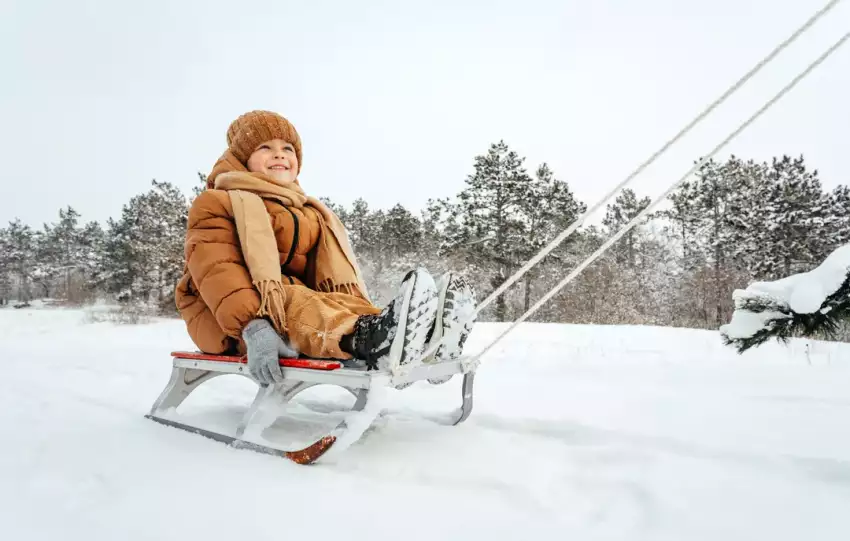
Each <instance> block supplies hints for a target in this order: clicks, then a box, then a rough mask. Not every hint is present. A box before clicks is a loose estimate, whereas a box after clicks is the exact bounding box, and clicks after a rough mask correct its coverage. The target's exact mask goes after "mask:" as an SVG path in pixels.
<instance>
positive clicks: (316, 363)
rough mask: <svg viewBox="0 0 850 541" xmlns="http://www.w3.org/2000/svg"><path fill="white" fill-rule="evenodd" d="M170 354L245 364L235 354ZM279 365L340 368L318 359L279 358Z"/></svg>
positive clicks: (193, 352)
mask: <svg viewBox="0 0 850 541" xmlns="http://www.w3.org/2000/svg"><path fill="white" fill-rule="evenodd" d="M171 356H172V357H174V358H176V359H189V360H192V361H213V362H219V363H241V364H245V363H246V362H247V359H246V358H245V357H239V356H237V355H210V354H208V353H198V352H195V351H172V352H171ZM280 366H283V367H288V368H308V369H310V370H337V369H339V368H342V363H341V362H339V361H323V360H320V359H287V358H283V359H280Z"/></svg>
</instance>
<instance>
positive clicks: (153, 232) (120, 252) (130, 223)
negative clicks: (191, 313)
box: [104, 180, 188, 313]
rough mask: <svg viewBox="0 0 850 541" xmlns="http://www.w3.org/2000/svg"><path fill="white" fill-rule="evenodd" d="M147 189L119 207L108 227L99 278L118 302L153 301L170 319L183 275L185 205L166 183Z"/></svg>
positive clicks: (181, 196) (177, 191)
mask: <svg viewBox="0 0 850 541" xmlns="http://www.w3.org/2000/svg"><path fill="white" fill-rule="evenodd" d="M151 184H152V186H153V188H152V189H151V190H150V191H148V192H147V193H145V194H142V195H137V196H135V197H133V198H132V199H131V200H130V202H129V203H128V204H126V205H124V208H123V209H122V214H121V218H120V219H119V220H112V219H110V220H109V222H108V232H107V239H106V242H105V251H106V255H107V257H106V264H105V269H104V271H105V272H104V278H105V282H106V284H107V287H108V289H109V290H110V291H112V292H114V293H117V294H119V298H121V299H125V300H137V301H142V302H148V301H155V302H156V303H157V304H158V305H159V306H160V308H161V309H163V310H167V311H168V312H169V313H170V312H172V311H173V302H172V300H173V294H174V284H176V283H177V281H178V280H179V279H180V276H181V274H182V271H183V242H184V240H185V233H186V224H187V218H188V201H187V199H186V197H185V196H184V195H183V194H182V193H181V192H180V191H179V190H178V189H177V188H176V187H175V186H173V185H172V184H170V183H168V182H158V181H156V180H153V181H152V182H151Z"/></svg>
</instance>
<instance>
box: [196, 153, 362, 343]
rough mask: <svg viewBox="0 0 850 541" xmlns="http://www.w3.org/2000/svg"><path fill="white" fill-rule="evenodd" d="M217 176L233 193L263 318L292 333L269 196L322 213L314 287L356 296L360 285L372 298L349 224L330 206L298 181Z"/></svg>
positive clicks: (224, 173) (312, 269)
mask: <svg viewBox="0 0 850 541" xmlns="http://www.w3.org/2000/svg"><path fill="white" fill-rule="evenodd" d="M228 161H229V160H228ZM237 163H239V162H238V161H237ZM216 165H218V164H216ZM240 165H241V164H240ZM228 169H230V168H228ZM213 172H214V175H211V177H213V178H212V179H211V184H212V187H214V188H216V189H219V190H227V191H228V195H229V196H230V201H231V203H232V205H233V218H234V220H235V222H236V231H237V234H238V235H239V243H240V245H241V248H242V254H243V257H244V259H245V264H246V266H247V268H248V272H249V273H250V274H251V281H252V283H253V284H254V287H255V288H257V291H258V292H259V294H260V309H259V310H258V312H257V315H258V316H260V317H263V316H267V317H269V319H270V320H271V321H272V323H273V324H274V326H275V328H276V329H277V330H278V332H280V333H284V332H285V331H286V316H285V314H284V301H285V300H286V297H285V291H284V289H283V286H282V283H281V273H280V255H279V253H278V250H277V240H276V239H275V235H274V231H273V229H272V225H271V220H270V217H269V214H268V211H266V207H265V204H264V203H263V198H267V199H275V200H277V201H279V202H280V203H281V204H283V205H286V206H289V207H295V208H299V209H300V208H304V207H305V206H309V207H312V208H314V209H315V210H316V211H318V214H319V217H320V220H319V227H320V231H319V239H318V241H317V245H316V248H315V251H314V252H313V254H312V255H311V257H312V258H313V260H312V261H310V264H309V265H308V269H309V272H308V274H310V275H311V276H309V278H311V280H310V282H313V283H312V284H311V283H309V282H308V285H310V286H312V287H313V288H314V289H315V290H316V291H326V292H334V291H342V292H347V293H353V291H352V289H353V287H355V286H356V287H357V288H359V290H360V292H361V293H362V294H363V296H364V297H366V299H367V300H368V292H367V290H366V285H365V283H364V282H363V278H362V275H361V273H360V268H359V267H358V266H357V260H356V258H355V256H354V251H353V250H352V249H351V245H350V244H349V241H348V235H347V233H346V231H345V226H344V225H343V224H342V222H341V221H340V219H339V218H338V217H337V216H336V214H334V213H333V211H331V210H330V209H329V208H328V207H327V205H325V204H324V203H322V202H321V201H319V200H318V199H316V198H314V197H310V196H307V195H305V194H304V190H303V189H302V188H301V186H300V185H299V184H298V182H297V181H295V182H289V183H283V184H282V183H279V182H278V181H275V180H274V179H272V178H271V177H268V176H266V175H263V174H261V173H250V172H248V171H238V170H236V171H233V170H231V171H221V170H218V171H216V170H215V169H214V171H213Z"/></svg>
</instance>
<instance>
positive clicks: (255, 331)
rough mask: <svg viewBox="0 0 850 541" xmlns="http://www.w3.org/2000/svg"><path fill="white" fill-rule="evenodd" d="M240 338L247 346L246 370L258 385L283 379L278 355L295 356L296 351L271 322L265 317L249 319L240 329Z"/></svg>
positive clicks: (278, 381)
mask: <svg viewBox="0 0 850 541" xmlns="http://www.w3.org/2000/svg"><path fill="white" fill-rule="evenodd" d="M242 339H243V340H245V345H246V346H248V371H249V372H250V373H251V375H252V376H253V377H254V378H255V379H256V380H257V381H258V382H259V383H260V385H269V384H271V383H280V382H281V381H283V372H282V370H281V368H280V364H279V362H278V361H279V359H280V357H297V356H298V353H297V352H295V351H294V350H293V349H292V348H290V347H289V346H288V345H287V344H286V342H284V341H283V339H282V338H281V337H280V335H279V334H277V331H275V330H274V327H272V325H271V323H269V322H268V321H267V320H265V319H255V320H253V321H251V322H250V323H248V324H247V325H245V328H244V329H242Z"/></svg>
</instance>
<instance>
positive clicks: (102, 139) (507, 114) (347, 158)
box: [0, 0, 850, 227]
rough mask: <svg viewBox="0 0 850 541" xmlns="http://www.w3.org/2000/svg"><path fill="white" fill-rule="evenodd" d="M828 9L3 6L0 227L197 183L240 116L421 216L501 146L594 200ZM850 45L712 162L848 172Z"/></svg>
mask: <svg viewBox="0 0 850 541" xmlns="http://www.w3.org/2000/svg"><path fill="white" fill-rule="evenodd" d="M825 3H826V0H710V1H708V0H699V1H696V0H640V1H637V0H552V1H534V0H523V1H522V2H516V1H510V2H507V1H481V2H469V1H467V2H463V1H461V0H451V1H445V2H444V1H436V0H431V1H428V2H402V1H398V2H388V1H385V2H370V1H367V0H360V1H357V2H344V1H341V0H340V1H319V0H313V1H310V2H303V1H300V2H286V1H276V2H261V3H258V2H250V1H247V0H243V1H241V2H232V1H229V2H222V1H220V0H205V1H197V2H195V1H192V2H188V1H179V2H178V1H160V0H156V1H153V0H146V1H143V2H138V1H133V2H128V1H119V0H103V1H92V0H89V1H85V0H79V1H73V2H67V1H58V0H54V1H45V0H0V74H2V76H0V159H2V164H3V169H4V170H3V172H2V176H0V179H2V180H0V182H2V186H3V199H2V205H0V224H4V225H5V224H6V223H7V222H8V221H9V220H11V219H13V218H15V217H20V218H21V219H22V220H24V221H25V222H27V223H30V224H31V225H34V226H39V227H40V225H41V223H42V222H45V221H53V220H54V219H55V218H56V217H57V216H58V210H59V208H60V207H63V206H66V205H71V206H73V207H75V208H76V209H77V210H78V211H80V212H81V213H82V214H83V219H84V220H99V221H103V220H105V219H106V218H108V217H110V216H118V215H119V214H120V211H121V206H122V205H123V204H124V203H125V202H127V201H128V200H129V198H130V197H132V196H133V195H135V194H138V193H141V192H143V191H146V190H147V189H148V188H149V187H150V181H151V179H153V178H156V179H157V180H161V181H168V182H172V183H174V184H176V185H178V186H179V187H181V188H182V189H184V190H185V191H186V193H189V190H190V189H191V187H192V186H194V185H195V184H196V183H197V172H198V171H202V172H208V171H209V169H210V168H211V166H212V164H213V163H214V162H215V160H216V158H218V156H219V155H220V154H221V152H222V151H223V150H224V146H225V131H226V129H227V126H228V124H229V123H230V122H231V121H232V120H233V119H234V118H236V116H238V115H239V114H241V113H243V112H245V111H248V110H251V109H271V110H274V111H277V112H279V113H281V114H283V115H284V116H286V117H287V118H289V119H290V120H291V121H292V122H293V123H294V124H295V126H296V128H297V129H298V130H299V132H300V133H301V136H302V139H303V141H304V168H303V170H302V174H301V182H302V185H303V186H304V187H305V189H306V190H307V191H308V192H310V193H312V194H314V195H317V196H327V197H331V198H332V199H334V200H336V201H339V202H342V203H350V202H351V201H352V200H353V199H355V198H356V197H363V198H365V199H366V200H367V201H369V202H370V204H372V205H373V206H377V207H389V206H392V205H393V204H395V203H396V202H401V203H403V204H404V205H406V206H408V207H409V208H411V209H413V210H417V209H419V208H421V207H422V206H423V205H424V204H425V202H426V200H427V199H428V198H429V197H434V198H437V197H445V196H451V195H454V194H455V193H457V192H458V191H459V190H460V189H461V188H462V187H463V182H464V179H465V178H466V177H467V175H468V174H470V172H471V171H472V164H473V159H474V157H475V156H476V155H477V154H482V153H485V152H486V151H487V148H488V146H489V145H490V144H491V143H493V142H496V141H498V140H500V139H504V140H505V141H506V142H507V143H508V145H510V147H511V148H513V149H515V150H516V151H518V152H519V153H520V155H522V156H525V157H526V158H527V161H526V165H527V167H528V169H529V170H533V169H534V168H535V167H536V166H537V165H538V164H540V163H541V162H544V161H545V162H548V163H549V164H550V166H551V167H552V169H553V170H554V171H555V173H556V175H557V176H558V178H560V179H562V180H565V181H567V182H569V183H570V185H571V187H572V189H573V191H574V192H575V193H576V194H577V195H578V196H579V198H581V199H582V200H583V201H585V202H586V203H588V204H589V205H590V204H592V203H594V202H595V201H596V200H597V199H598V198H599V197H601V196H602V195H603V194H604V193H605V192H606V191H607V190H608V189H609V188H610V187H611V186H613V185H614V184H616V183H617V182H619V181H620V180H622V179H623V178H624V177H625V176H626V175H627V174H628V173H629V172H630V171H631V170H633V169H634V168H635V167H636V166H637V165H638V164H639V163H640V162H641V161H642V160H643V159H644V158H645V157H647V156H648V155H649V154H650V153H651V152H652V151H654V150H655V149H656V148H658V147H659V146H660V145H661V144H662V143H663V142H664V141H666V140H667V139H668V138H669V137H671V136H672V135H673V134H674V133H675V132H676V131H678V129H679V128H680V127H681V126H683V125H684V123H685V122H687V121H688V120H690V119H691V118H692V117H693V116H694V115H695V114H696V113H697V112H699V110H701V109H702V108H703V107H704V106H705V105H707V104H708V103H709V102H710V101H711V100H712V99H714V98H715V97H716V96H717V95H719V94H720V93H721V92H722V91H723V90H725V88H726V87H727V86H728V85H729V84H731V83H732V82H733V81H734V80H735V79H737V78H738V77H739V76H740V75H741V74H743V73H744V72H745V71H746V70H747V69H749V68H750V67H751V66H752V65H753V64H754V63H755V62H756V61H757V60H759V59H760V58H761V57H763V56H764V55H765V54H766V53H767V52H768V51H769V50H770V49H772V48H773V47H774V46H775V45H776V44H777V43H778V42H779V41H780V40H782V39H784V38H785V37H786V36H787V35H789V34H790V33H791V32H792V31H793V30H794V29H795V28H796V27H797V26H798V25H800V24H801V23H802V22H803V21H804V20H805V19H806V18H807V17H809V16H810V15H811V14H812V13H814V12H815V11H816V10H817V9H818V8H819V7H821V6H822V5H824V4H825ZM848 4H850V2H846V1H845V2H842V3H841V4H839V6H838V7H837V8H835V9H834V10H833V12H832V13H831V14H830V15H829V16H827V17H826V18H825V19H824V20H823V21H821V22H820V23H818V24H817V25H815V26H814V27H813V28H812V29H811V31H810V32H809V33H807V34H806V35H805V36H803V38H801V39H800V40H799V41H798V42H797V43H796V44H795V45H794V46H793V47H792V48H791V49H790V50H788V51H787V52H786V53H785V54H783V55H781V56H780V57H779V58H778V59H777V61H776V62H775V64H773V65H772V66H771V67H769V68H768V69H767V70H765V72H763V74H761V75H760V76H759V77H758V78H757V79H755V80H753V81H752V82H751V84H750V85H748V87H747V88H746V89H745V91H743V92H742V93H741V95H739V96H737V97H736V98H734V99H732V100H730V102H728V103H727V105H726V106H724V107H723V108H722V109H721V110H720V111H718V113H717V114H716V116H713V117H712V118H711V119H710V120H709V121H708V122H706V124H705V125H703V126H702V127H701V128H700V129H697V130H695V132H694V133H693V134H692V135H691V136H690V137H689V138H688V139H687V140H686V141H685V142H684V144H682V145H681V146H680V147H677V149H676V151H675V152H671V153H670V154H669V155H668V156H667V157H666V158H665V159H663V160H662V161H661V162H660V163H659V165H658V166H656V167H653V168H652V169H651V170H650V171H648V172H647V173H646V174H645V175H644V176H643V177H641V179H640V181H639V182H636V184H635V189H636V190H637V191H638V192H639V194H640V195H652V196H655V195H657V194H659V193H660V192H661V191H662V190H663V189H664V187H665V186H666V185H667V184H669V183H671V182H672V181H673V180H675V179H676V178H678V177H679V176H681V174H683V173H684V172H685V171H686V170H687V169H688V167H689V166H690V165H691V164H692V163H693V161H694V160H696V159H698V158H699V156H700V155H701V154H702V153H704V152H706V151H707V150H708V149H709V148H711V147H712V146H713V145H714V144H716V143H717V142H719V140H720V139H721V138H722V137H723V136H725V135H726V133H728V132H729V131H731V129H733V128H734V127H736V126H737V124H738V123H739V122H740V121H742V120H743V119H744V118H745V117H746V116H747V115H749V114H751V113H752V112H753V111H754V110H755V109H756V108H757V107H758V106H759V105H761V103H762V102H763V101H765V100H766V99H767V98H768V97H769V96H771V95H772V94H773V93H774V92H776V91H777V90H778V89H779V88H780V86H781V85H782V84H784V83H785V82H786V81H787V80H789V79H790V78H791V77H793V76H794V75H795V74H796V73H797V72H798V71H799V70H801V69H802V68H803V67H804V66H805V65H806V64H808V62H810V61H811V60H812V59H814V58H815V57H816V56H817V55H818V54H820V52H821V51H822V50H823V49H825V48H826V47H827V46H828V45H830V44H831V43H832V42H834V41H835V40H837V39H838V38H839V37H840V35H841V34H842V33H843V32H845V31H846V30H847V29H848V28H850V5H848ZM848 96H850V46H847V47H845V48H844V49H842V50H840V51H839V52H838V53H837V54H836V55H834V56H833V57H832V58H830V59H829V60H828V61H827V62H826V63H825V64H824V65H823V66H822V67H821V68H819V69H818V70H817V71H816V72H814V73H813V74H812V75H811V76H810V77H809V78H807V79H806V80H805V81H804V82H803V83H802V84H801V85H800V86H799V87H797V89H795V90H794V91H793V92H792V93H791V94H789V95H788V96H787V97H786V98H785V99H784V100H783V101H781V102H780V103H779V104H777V106H776V107H775V108H774V109H772V110H771V111H770V112H769V113H768V114H767V115H766V116H765V117H763V118H762V119H761V120H760V121H759V122H758V123H757V124H755V125H754V126H753V127H752V128H751V129H750V130H748V131H747V132H745V133H744V134H743V135H742V136H741V137H740V139H738V141H737V142H736V143H735V144H733V145H732V146H731V147H730V148H729V149H728V150H727V151H725V152H724V153H723V154H722V155H721V157H723V158H725V157H728V155H729V153H730V152H734V153H736V154H738V155H741V156H743V157H746V158H754V159H757V160H769V159H770V157H771V156H774V155H781V154H782V153H789V154H793V155H799V154H803V155H805V157H806V160H807V163H808V164H809V165H810V166H811V167H813V168H817V169H818V170H819V171H820V175H821V179H822V181H823V183H824V186H825V187H826V188H827V189H831V188H833V187H834V186H836V185H838V184H847V183H848V182H850V165H848V163H849V162H848V160H847V159H845V158H844V155H846V154H847V152H848V126H850V99H848Z"/></svg>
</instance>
